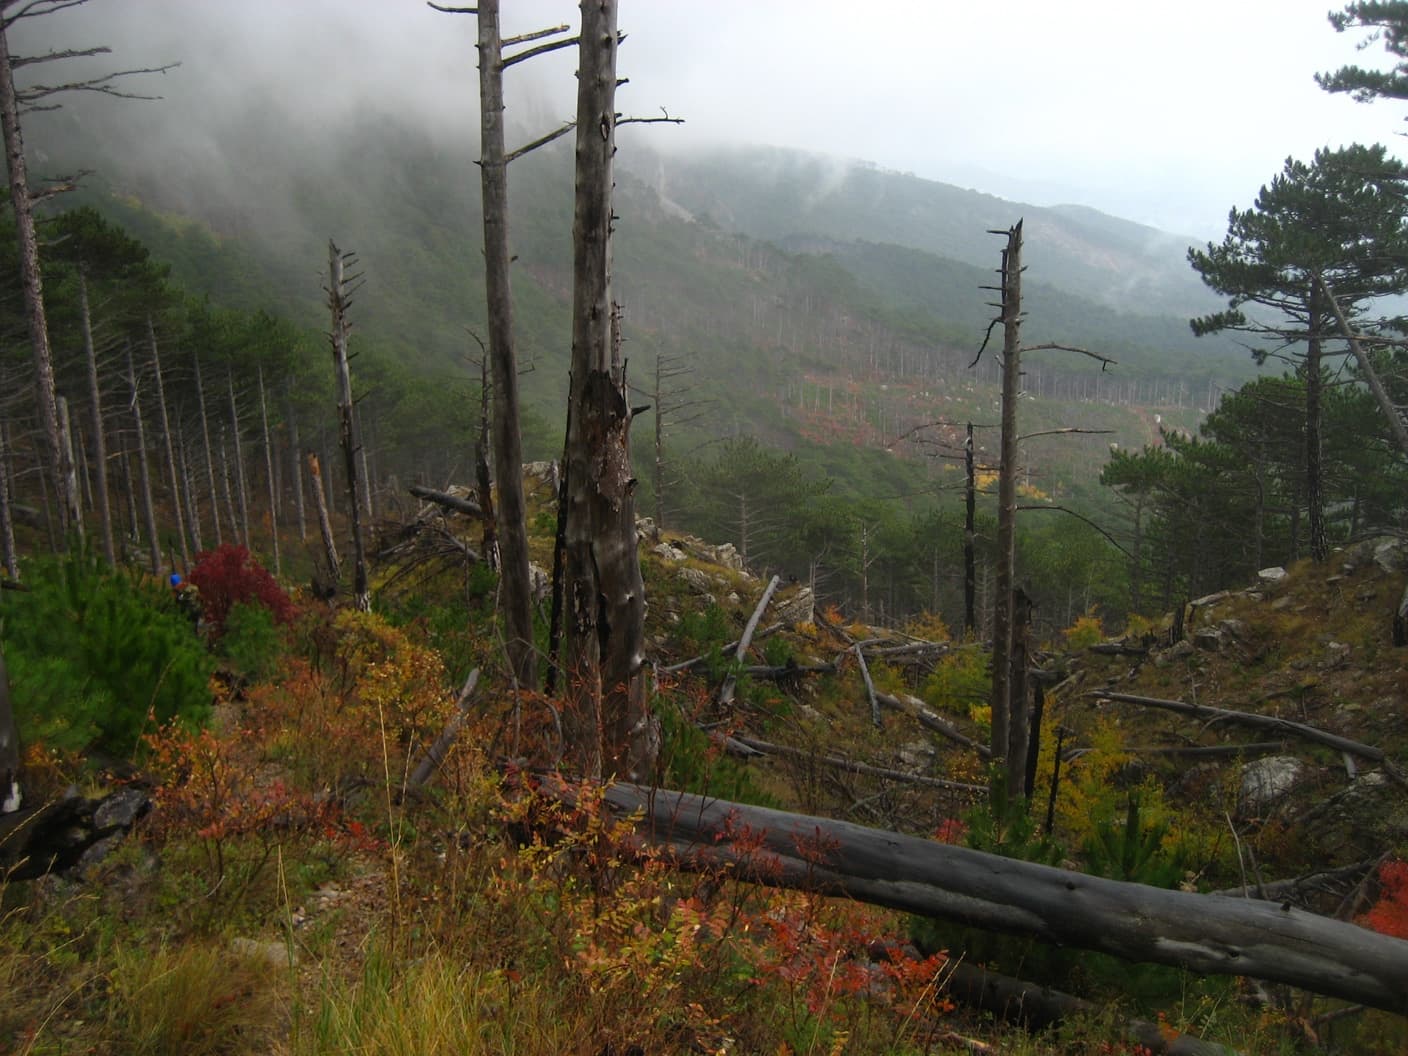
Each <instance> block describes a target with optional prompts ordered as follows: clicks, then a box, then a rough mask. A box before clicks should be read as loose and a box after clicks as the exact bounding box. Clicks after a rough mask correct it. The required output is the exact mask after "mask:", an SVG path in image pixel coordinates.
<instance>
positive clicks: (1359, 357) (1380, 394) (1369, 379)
mask: <svg viewBox="0 0 1408 1056" xmlns="http://www.w3.org/2000/svg"><path fill="white" fill-rule="evenodd" d="M1315 283H1316V285H1317V286H1319V287H1320V290H1321V292H1322V293H1324V294H1325V300H1327V301H1328V302H1329V304H1330V311H1332V312H1333V313H1334V315H1335V322H1337V323H1338V324H1339V328H1340V333H1341V334H1343V335H1344V339H1345V340H1346V341H1348V342H1349V348H1350V351H1351V352H1353V353H1354V360H1355V362H1356V363H1358V364H1359V371H1360V373H1362V374H1363V375H1364V381H1365V382H1366V383H1367V384H1368V386H1369V391H1370V392H1372V393H1373V394H1374V400H1375V402H1377V403H1378V405H1379V410H1380V411H1382V412H1383V415H1384V417H1385V418H1386V419H1388V427H1389V430H1390V432H1392V433H1393V439H1394V441H1395V442H1396V443H1397V444H1398V450H1399V451H1400V452H1402V453H1403V454H1404V455H1405V456H1408V425H1404V422H1403V415H1402V414H1401V413H1399V410H1398V408H1397V407H1396V406H1394V403H1393V400H1392V399H1390V398H1389V394H1388V390H1387V389H1385V388H1384V383H1383V381H1382V380H1381V379H1380V378H1379V372H1378V371H1377V370H1375V369H1374V361H1373V360H1371V359H1370V358H1369V354H1368V353H1367V352H1365V351H1364V346H1363V345H1361V344H1360V343H1359V339H1358V338H1357V337H1356V336H1355V334H1354V332H1353V331H1352V330H1351V329H1350V327H1349V320H1347V319H1346V318H1345V315H1344V309H1343V308H1341V307H1340V302H1339V301H1337V300H1336V299H1335V294H1334V291H1332V290H1331V289H1330V287H1329V285H1328V284H1326V282H1325V280H1324V278H1323V277H1322V276H1320V275H1316V276H1315Z"/></svg>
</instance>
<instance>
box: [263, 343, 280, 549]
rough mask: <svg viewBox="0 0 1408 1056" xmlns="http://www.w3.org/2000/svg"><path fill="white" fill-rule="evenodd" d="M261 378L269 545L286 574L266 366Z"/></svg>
mask: <svg viewBox="0 0 1408 1056" xmlns="http://www.w3.org/2000/svg"><path fill="white" fill-rule="evenodd" d="M258 378H259V424H260V426H261V427H262V428H263V430H264V475H265V477H266V478H268V483H269V545H270V547H271V548H272V550H273V554H274V575H276V576H282V575H283V574H284V569H283V562H281V561H280V560H279V515H278V512H277V511H276V509H275V507H276V506H277V504H278V492H277V491H276V490H275V487H274V444H273V442H272V441H271V440H270V439H269V405H268V403H267V402H266V401H265V399H264V368H263V367H262V366H261V367H260V368H259V371H258Z"/></svg>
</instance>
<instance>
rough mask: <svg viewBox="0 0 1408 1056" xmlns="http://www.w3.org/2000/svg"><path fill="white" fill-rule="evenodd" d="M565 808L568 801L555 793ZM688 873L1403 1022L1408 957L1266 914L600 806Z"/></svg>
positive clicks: (864, 839)
mask: <svg viewBox="0 0 1408 1056" xmlns="http://www.w3.org/2000/svg"><path fill="white" fill-rule="evenodd" d="M550 794H553V795H561V796H563V797H564V798H565V797H566V796H567V794H568V790H566V789H563V788H561V787H558V788H556V789H554V790H553V791H551V792H550ZM604 801H605V803H606V804H607V806H608V807H609V808H610V809H611V810H612V811H613V812H614V813H616V814H618V815H619V816H623V817H626V816H635V817H638V818H639V819H640V820H638V821H637V822H636V825H637V828H638V830H639V831H640V832H641V833H642V835H643V836H644V837H645V838H646V839H647V840H649V841H650V842H652V843H655V844H657V845H661V846H664V847H667V848H670V849H672V850H673V851H674V852H675V853H676V854H677V855H678V856H679V859H680V862H681V864H682V865H684V866H685V867H686V868H694V869H704V870H710V871H718V870H720V869H731V870H732V875H734V876H737V877H739V878H743V879H747V880H750V881H752V882H754V883H760V884H765V885H768V886H771V887H785V888H803V889H808V890H816V891H820V892H822V893H824V894H828V895H834V896H837V897H844V898H853V899H856V900H859V901H862V902H868V903H871V904H873V905H880V906H887V907H889V908H892V909H898V910H902V911H904V912H908V913H919V914H922V915H924V916H930V917H936V918H939V919H943V920H951V921H956V922H958V923H961V924H964V925H966V926H969V927H975V928H981V929H984V930H988V931H997V932H1004V933H1008V934H1013V935H1025V936H1030V937H1032V938H1036V939H1040V940H1041V941H1043V942H1050V943H1055V944H1057V945H1062V946H1074V947H1076V948H1078V949H1085V950H1094V951H1097V952H1100V953H1108V954H1111V955H1113V956H1115V957H1121V958H1124V959H1126V960H1130V961H1136V962H1151V963H1156V964H1167V965H1174V966H1176V967H1181V968H1187V969H1190V970H1192V971H1195V972H1199V973H1203V974H1208V975H1237V976H1245V977H1250V978H1254V979H1264V980H1268V981H1271V982H1279V983H1285V984H1287V985H1289V986H1295V987H1300V988H1302V989H1305V990H1310V991H1313V992H1315V993H1319V994H1325V995H1327V996H1330V997H1338V998H1342V999H1343V1000H1346V1001H1355V1002H1359V1003H1361V1004H1365V1005H1369V1006H1370V1007H1373V1008H1381V1009H1384V1010H1386V1011H1390V1012H1396V1013H1398V1014H1404V1013H1408V943H1406V942H1404V941H1403V940H1402V939H1396V938H1392V937H1390V936H1388V935H1380V934H1379V933H1377V932H1374V931H1370V930H1368V929H1367V928H1361V927H1358V926H1356V925H1353V924H1347V923H1343V922H1341V921H1337V920H1332V919H1330V918H1327V917H1321V916H1317V915H1315V914H1312V913H1306V912H1304V911H1302V910H1298V909H1294V908H1292V907H1290V906H1289V905H1278V904H1276V903H1274V902H1262V901H1253V900H1248V899H1240V898H1228V897H1226V896H1223V895H1200V894H1194V893H1191V892H1186V891H1176V890H1175V891H1170V890H1165V889H1163V888H1156V887H1147V886H1145V885H1143V884H1131V883H1124V882H1121V881H1117V880H1106V879H1103V878H1101V877H1095V876H1086V875H1084V874H1082V873H1077V872H1073V871H1071V870H1068V869H1059V868H1053V867H1050V866H1044V865H1036V864H1033V863H1031V862H1023V861H1020V860H1017V859H1013V858H1002V857H998V856H996V855H991V854H986V853H984V852H981V851H975V850H970V849H969V848H966V847H956V846H952V845H949V844H942V843H938V842H936V841H934V840H929V839H922V838H919V837H913V836H904V835H901V834H899V833H895V832H887V831H883V830H879V829H871V828H866V827H864V826H861V825H855V824H852V823H850V822H844V821H835V820H832V819H830V818H820V817H811V816H808V815H804V814H790V813H786V812H783V811H778V810H770V809H768V808H766V807H752V806H746V805H744V804H741V803H730V802H728V801H725V800H720V799H714V798H712V797H704V796H695V795H690V794H688V793H683V792H670V791H665V790H662V789H657V788H645V787H641V786H638V785H629V784H621V783H618V784H613V785H611V786H609V787H608V788H607V789H606V790H605V793H604Z"/></svg>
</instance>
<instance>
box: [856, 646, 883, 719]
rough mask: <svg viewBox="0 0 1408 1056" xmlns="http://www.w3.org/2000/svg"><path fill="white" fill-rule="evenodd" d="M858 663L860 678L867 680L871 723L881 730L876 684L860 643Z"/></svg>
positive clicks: (866, 690)
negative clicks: (872, 679)
mask: <svg viewBox="0 0 1408 1056" xmlns="http://www.w3.org/2000/svg"><path fill="white" fill-rule="evenodd" d="M855 653H856V663H857V664H858V665H860V677H861V678H862V679H864V680H865V695H866V698H867V699H868V700H869V701H870V721H871V722H873V723H875V728H876V729H877V730H878V729H880V728H881V727H882V726H883V725H884V723H882V722H881V721H880V701H878V700H877V699H875V683H874V682H872V681H871V680H870V668H869V667H868V666H867V665H866V663H865V651H864V650H862V649H861V647H860V643H859V642H857V643H856V647H855Z"/></svg>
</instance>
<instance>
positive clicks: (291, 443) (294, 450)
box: [284, 391, 308, 543]
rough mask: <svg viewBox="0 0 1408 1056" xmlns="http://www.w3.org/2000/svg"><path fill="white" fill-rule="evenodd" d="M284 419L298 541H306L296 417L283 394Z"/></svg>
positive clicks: (301, 462)
mask: <svg viewBox="0 0 1408 1056" xmlns="http://www.w3.org/2000/svg"><path fill="white" fill-rule="evenodd" d="M284 419H285V421H287V422H288V452H289V456H290V459H289V469H290V470H291V471H292V472H291V474H290V477H289V483H290V485H292V487H293V509H294V513H295V514H296V516H297V517H298V541H299V542H300V543H302V542H307V540H308V513H307V510H306V509H305V508H304V505H303V460H302V458H301V457H300V456H299V450H300V448H299V443H298V415H297V414H295V413H294V410H293V399H292V397H290V396H289V395H288V393H287V391H285V393H284Z"/></svg>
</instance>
